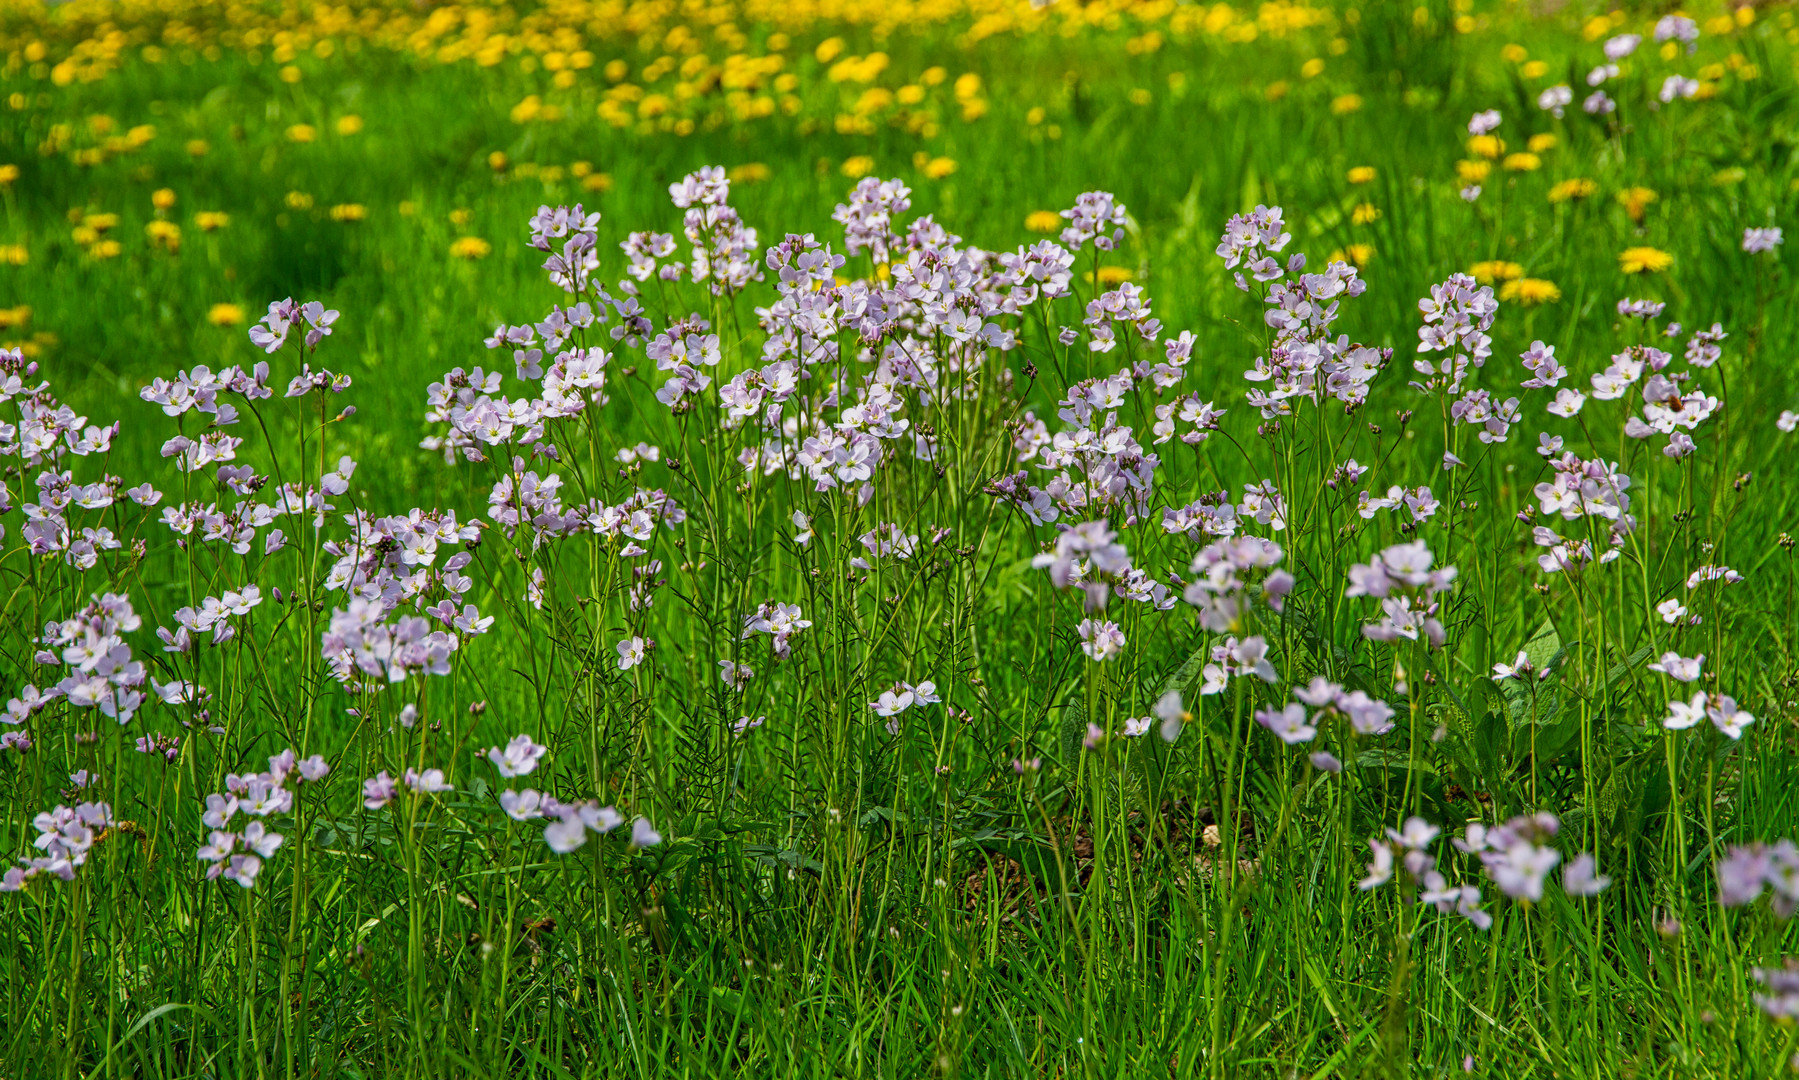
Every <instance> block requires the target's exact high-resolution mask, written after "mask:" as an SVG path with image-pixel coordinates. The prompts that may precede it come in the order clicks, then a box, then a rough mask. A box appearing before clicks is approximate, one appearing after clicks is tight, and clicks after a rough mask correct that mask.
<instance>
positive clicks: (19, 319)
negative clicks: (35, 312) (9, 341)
mask: <svg viewBox="0 0 1799 1080" xmlns="http://www.w3.org/2000/svg"><path fill="white" fill-rule="evenodd" d="M30 321H31V308H29V307H27V306H26V305H24V304H20V305H19V306H18V307H15V308H0V330H10V329H12V328H14V327H19V326H24V325H25V324H26V323H28V322H30Z"/></svg>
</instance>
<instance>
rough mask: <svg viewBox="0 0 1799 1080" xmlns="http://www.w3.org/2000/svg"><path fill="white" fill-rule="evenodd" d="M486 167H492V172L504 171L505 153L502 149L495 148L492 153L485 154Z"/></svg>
mask: <svg viewBox="0 0 1799 1080" xmlns="http://www.w3.org/2000/svg"><path fill="white" fill-rule="evenodd" d="M487 167H488V168H490V169H492V170H493V171H494V172H505V171H506V154H505V152H504V151H502V150H495V151H494V152H493V153H491V154H489V155H487Z"/></svg>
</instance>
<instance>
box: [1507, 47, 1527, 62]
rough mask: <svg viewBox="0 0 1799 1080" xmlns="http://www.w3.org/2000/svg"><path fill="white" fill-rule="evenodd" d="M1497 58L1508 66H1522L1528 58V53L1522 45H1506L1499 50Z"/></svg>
mask: <svg viewBox="0 0 1799 1080" xmlns="http://www.w3.org/2000/svg"><path fill="white" fill-rule="evenodd" d="M1499 58H1500V59H1501V60H1504V61H1505V62H1506V63H1508V64H1522V63H1524V61H1525V60H1527V59H1529V58H1530V52H1529V51H1528V50H1526V49H1525V48H1524V46H1522V45H1507V46H1506V47H1505V48H1503V49H1500V50H1499Z"/></svg>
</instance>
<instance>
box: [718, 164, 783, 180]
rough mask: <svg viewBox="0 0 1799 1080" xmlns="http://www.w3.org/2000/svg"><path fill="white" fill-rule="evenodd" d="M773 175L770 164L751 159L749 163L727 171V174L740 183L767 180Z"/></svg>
mask: <svg viewBox="0 0 1799 1080" xmlns="http://www.w3.org/2000/svg"><path fill="white" fill-rule="evenodd" d="M771 175H772V173H771V172H770V171H769V168H768V166H767V165H764V164H762V163H761V162H760V161H751V162H748V163H747V164H743V165H736V166H733V167H732V168H731V169H730V171H728V172H726V173H725V176H727V177H728V178H730V179H731V180H732V181H733V182H734V183H739V184H754V183H758V182H760V181H763V180H767V179H768V178H769V176H771Z"/></svg>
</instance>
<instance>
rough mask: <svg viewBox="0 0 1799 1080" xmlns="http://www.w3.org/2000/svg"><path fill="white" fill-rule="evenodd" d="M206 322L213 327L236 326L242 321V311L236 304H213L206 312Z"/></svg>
mask: <svg viewBox="0 0 1799 1080" xmlns="http://www.w3.org/2000/svg"><path fill="white" fill-rule="evenodd" d="M206 321H207V322H209V323H211V324H212V325H214V326H238V325H241V324H242V323H243V321H244V309H243V308H241V307H238V306H237V305H236V304H214V305H212V307H210V308H208V309H207V311H206Z"/></svg>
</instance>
